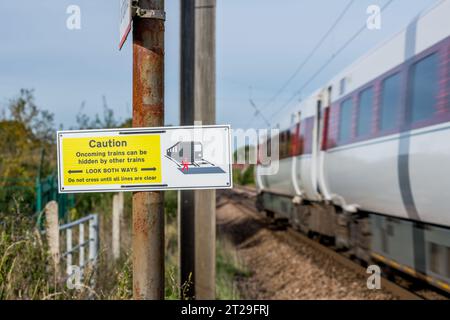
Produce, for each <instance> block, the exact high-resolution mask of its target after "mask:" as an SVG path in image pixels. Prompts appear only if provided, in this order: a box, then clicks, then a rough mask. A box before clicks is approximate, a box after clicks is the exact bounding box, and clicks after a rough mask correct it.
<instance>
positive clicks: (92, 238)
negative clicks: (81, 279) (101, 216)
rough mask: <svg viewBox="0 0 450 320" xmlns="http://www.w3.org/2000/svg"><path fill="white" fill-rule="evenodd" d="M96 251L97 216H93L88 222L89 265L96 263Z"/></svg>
mask: <svg viewBox="0 0 450 320" xmlns="http://www.w3.org/2000/svg"><path fill="white" fill-rule="evenodd" d="M97 251H98V215H97V214H93V215H92V219H91V220H89V263H91V264H92V265H94V264H95V263H96V262H97Z"/></svg>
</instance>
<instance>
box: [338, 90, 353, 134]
mask: <svg viewBox="0 0 450 320" xmlns="http://www.w3.org/2000/svg"><path fill="white" fill-rule="evenodd" d="M352 107H353V100H352V98H348V99H347V100H345V101H344V102H342V103H341V108H340V117H339V118H340V119H339V141H346V140H349V139H350V138H351V133H352V109H353V108H352Z"/></svg>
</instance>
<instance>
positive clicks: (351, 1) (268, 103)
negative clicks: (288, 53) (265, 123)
mask: <svg viewBox="0 0 450 320" xmlns="http://www.w3.org/2000/svg"><path fill="white" fill-rule="evenodd" d="M354 2H355V0H350V1H349V3H348V4H347V6H346V7H345V8H344V10H343V11H342V12H341V13H340V14H339V16H338V17H337V19H336V20H335V21H334V23H333V24H332V25H331V27H330V28H329V29H328V31H327V32H326V33H325V34H324V35H323V36H322V38H321V39H320V40H319V42H318V43H317V44H316V46H315V47H314V48H313V49H312V50H311V52H310V53H309V54H308V56H307V57H306V58H305V59H304V60H303V62H302V63H301V64H300V65H299V66H298V67H297V69H295V71H294V73H293V74H292V75H291V76H290V77H289V78H288V80H287V81H286V82H285V83H284V84H283V85H282V86H281V88H280V89H279V90H278V91H277V92H276V93H275V94H274V95H273V96H272V98H270V99H269V100H268V101H267V102H266V103H265V104H264V105H263V107H262V109H265V108H266V107H267V106H268V105H270V104H271V103H272V102H273V101H275V100H276V98H278V96H279V95H280V94H281V93H282V92H283V91H284V89H286V88H287V86H288V85H289V84H290V83H291V81H292V80H294V79H295V77H296V76H297V75H298V73H299V72H300V71H301V70H302V69H303V67H304V66H305V65H306V64H307V63H308V62H309V60H310V59H311V58H312V57H313V56H314V54H315V53H316V52H317V50H318V49H319V48H320V47H321V46H322V44H323V43H324V42H325V40H326V39H327V38H328V36H329V35H330V34H331V32H332V31H333V30H334V29H335V28H336V26H337V25H338V24H339V22H341V20H342V18H343V17H344V16H345V14H346V13H347V11H348V10H349V9H350V7H351V6H352V4H353V3H354Z"/></svg>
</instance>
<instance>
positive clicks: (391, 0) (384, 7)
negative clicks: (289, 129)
mask: <svg viewBox="0 0 450 320" xmlns="http://www.w3.org/2000/svg"><path fill="white" fill-rule="evenodd" d="M392 2H394V0H389V1H388V2H386V4H385V5H384V6H383V7H382V8H381V10H380V12H379V13H378V14H380V13H381V12H383V11H384V10H386V9H387V8H388V7H389V6H390V5H391V4H392ZM366 28H367V26H366V24H364V25H363V26H362V27H361V28H360V29H358V30H357V32H356V33H355V34H353V35H352V36H351V37H350V38H349V39H348V40H347V41H346V42H345V43H344V44H343V45H342V46H341V47H340V48H339V49H338V50H337V51H335V52H334V53H333V54H332V55H331V57H330V58H329V59H328V60H327V61H326V62H325V63H324V64H323V65H322V66H321V67H320V68H319V69H317V71H316V72H315V73H314V74H313V75H312V76H311V77H310V78H309V79H308V80H307V81H306V82H305V83H304V84H303V85H302V86H301V87H300V89H299V90H297V91H296V92H295V93H294V94H293V95H292V96H291V97H290V98H289V99H288V100H287V101H286V102H285V103H284V104H283V105H281V107H280V108H278V109H277V110H276V111H275V112H274V113H272V115H271V116H270V118H273V117H274V116H275V115H276V114H277V113H279V112H280V111H281V110H283V109H284V108H286V107H287V106H288V105H289V104H290V103H291V102H292V100H294V98H295V97H297V96H298V95H299V94H300V93H301V92H302V91H303V90H304V89H305V88H306V87H308V86H309V85H310V84H311V83H312V82H313V81H314V79H315V78H316V77H317V76H318V75H319V74H320V73H321V72H322V71H323V70H324V69H325V68H326V67H328V65H329V64H330V63H331V62H333V60H334V59H335V58H336V57H337V56H338V55H339V54H340V53H341V52H342V51H344V50H345V49H346V48H347V47H348V46H349V45H350V43H352V42H353V41H354V40H355V39H356V38H357V37H358V36H359V35H360V34H361V33H363V32H364V30H366Z"/></svg>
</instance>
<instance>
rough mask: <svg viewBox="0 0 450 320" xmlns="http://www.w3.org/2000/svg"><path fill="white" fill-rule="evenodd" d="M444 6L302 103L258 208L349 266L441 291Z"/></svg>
mask: <svg viewBox="0 0 450 320" xmlns="http://www.w3.org/2000/svg"><path fill="white" fill-rule="evenodd" d="M449 16H450V1H442V2H440V3H438V4H437V5H436V6H434V7H432V8H431V9H429V10H428V11H426V12H424V13H423V14H421V15H420V16H418V17H417V18H416V19H414V20H413V21H412V22H411V23H410V24H409V25H408V27H407V28H406V29H405V30H403V31H401V32H399V33H398V34H396V35H395V36H394V37H393V38H392V39H390V40H389V41H386V42H385V43H383V44H382V45H380V46H379V47H378V48H376V49H375V50H373V51H371V52H370V53H368V54H367V55H365V56H364V57H362V58H361V59H359V60H358V61H356V62H355V63H354V64H353V65H351V66H350V67H349V68H347V69H345V70H344V71H343V72H341V73H340V74H338V75H337V76H336V77H334V78H333V79H332V80H331V81H330V82H329V83H327V84H326V85H325V86H324V87H323V88H321V89H319V90H317V91H316V92H314V93H313V94H312V95H311V96H310V97H308V98H307V99H305V100H304V101H303V102H302V103H301V104H300V106H297V107H296V109H295V110H293V112H291V113H288V114H284V115H283V117H282V118H281V119H280V122H279V125H280V128H282V129H281V133H280V136H279V137H271V138H272V139H278V138H279V141H280V160H279V170H278V173H277V174H275V175H269V176H263V175H260V172H261V170H260V168H259V169H258V168H257V170H256V175H257V177H256V181H257V185H258V189H259V199H258V201H259V203H260V207H261V208H262V209H264V210H265V211H267V212H269V213H270V214H271V215H279V216H284V217H287V218H289V219H290V220H291V222H292V223H293V225H295V226H297V227H298V228H299V229H300V230H303V231H306V232H315V233H318V234H320V235H324V236H327V237H331V238H333V239H334V240H335V242H336V244H337V245H338V246H340V247H342V248H344V249H348V250H350V251H351V252H352V253H353V254H354V255H355V256H357V257H358V258H360V259H362V260H365V261H367V262H370V261H372V260H376V261H377V262H378V263H385V264H389V265H391V266H392V267H394V268H397V269H400V270H401V271H403V272H407V273H410V274H412V275H414V276H417V277H421V278H424V279H425V280H427V281H429V282H431V283H432V284H434V285H435V286H437V287H439V288H441V289H444V290H446V291H450V287H449V283H450V229H449V228H450V202H449V201H448V196H450V19H449V18H448V17H449Z"/></svg>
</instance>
